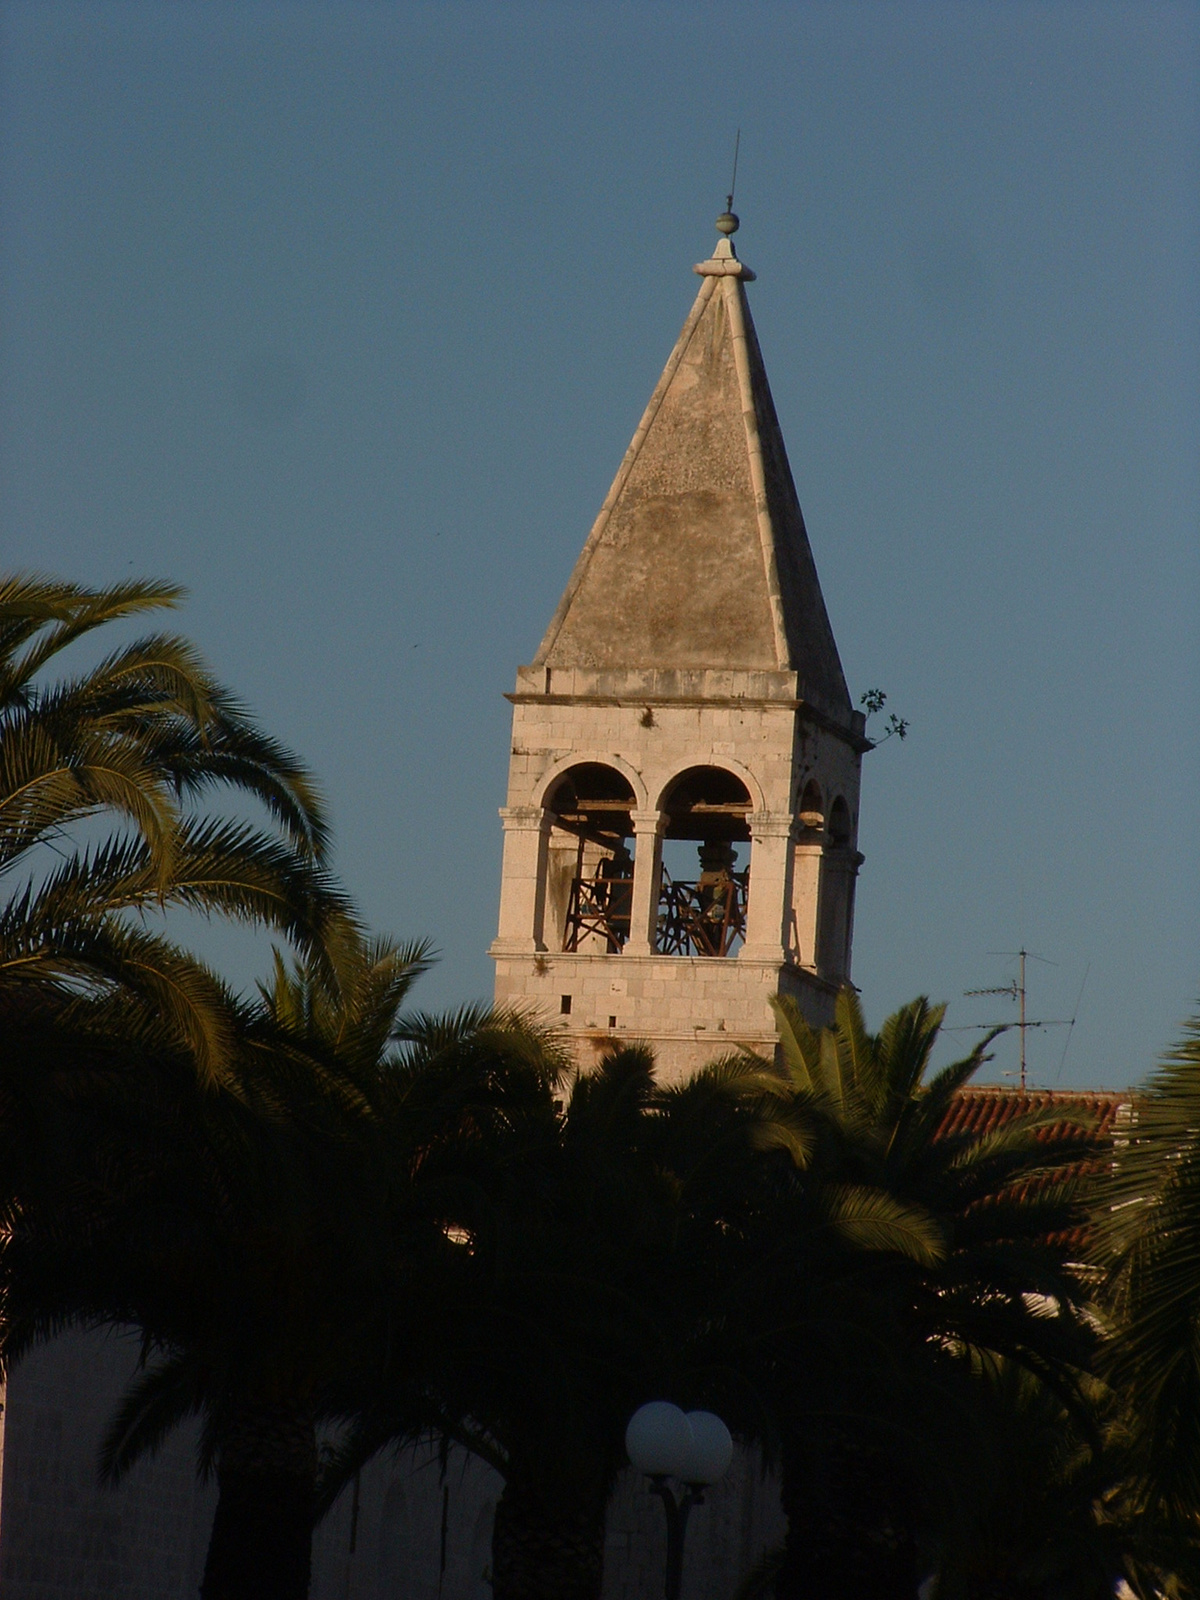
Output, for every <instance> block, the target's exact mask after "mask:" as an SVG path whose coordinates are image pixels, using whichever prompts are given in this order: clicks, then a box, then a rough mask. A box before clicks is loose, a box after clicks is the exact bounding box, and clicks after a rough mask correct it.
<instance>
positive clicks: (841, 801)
mask: <svg viewBox="0 0 1200 1600" xmlns="http://www.w3.org/2000/svg"><path fill="white" fill-rule="evenodd" d="M828 827H829V838H830V841H831V843H833V844H835V845H848V844H849V843H850V838H851V835H852V833H853V831H854V830H853V826H852V824H851V820H850V807H849V806H848V805H847V804H846V799H845V796H844V795H840V794H839V795H838V797H837V799H836V800H835V801H834V802H833V804H832V805H831V806H830V808H829V821H828Z"/></svg>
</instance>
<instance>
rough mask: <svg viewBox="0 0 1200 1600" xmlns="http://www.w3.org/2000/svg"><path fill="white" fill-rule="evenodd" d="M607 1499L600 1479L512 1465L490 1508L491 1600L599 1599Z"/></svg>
mask: <svg viewBox="0 0 1200 1600" xmlns="http://www.w3.org/2000/svg"><path fill="white" fill-rule="evenodd" d="M607 1503H608V1495H607V1492H606V1489H605V1486H604V1484H603V1483H602V1482H599V1481H596V1480H589V1482H588V1483H587V1484H586V1485H582V1486H581V1485H573V1484H569V1483H568V1484H564V1482H563V1480H562V1477H561V1476H560V1475H558V1474H556V1473H555V1472H554V1470H553V1468H550V1470H548V1471H546V1472H544V1473H538V1472H536V1471H532V1472H531V1471H529V1470H527V1469H526V1470H522V1469H521V1468H520V1467H519V1466H516V1465H515V1464H514V1466H513V1467H511V1468H510V1471H509V1474H508V1476H507V1478H506V1479H505V1483H504V1492H503V1494H502V1495H501V1496H500V1500H499V1503H498V1505H497V1506H496V1522H495V1527H494V1530H493V1533H492V1595H493V1600H600V1584H601V1579H602V1577H603V1573H604V1513H605V1509H606V1506H607Z"/></svg>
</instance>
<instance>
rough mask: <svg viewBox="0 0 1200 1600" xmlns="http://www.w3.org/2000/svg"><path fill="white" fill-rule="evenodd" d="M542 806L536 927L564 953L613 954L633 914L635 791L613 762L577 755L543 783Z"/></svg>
mask: <svg viewBox="0 0 1200 1600" xmlns="http://www.w3.org/2000/svg"><path fill="white" fill-rule="evenodd" d="M643 793H644V790H643ZM542 807H543V817H544V819H545V825H546V871H545V875H544V879H543V883H542V889H541V893H542V909H541V925H542V928H543V937H544V939H545V941H546V943H547V945H548V947H549V948H550V949H552V950H562V951H563V952H564V953H565V954H568V955H578V954H584V955H599V954H605V955H617V954H619V953H620V951H621V950H622V949H624V947H625V943H626V941H627V940H628V938H629V935H630V929H631V921H630V919H631V917H632V914H633V870H634V868H633V851H632V848H631V847H632V845H633V841H634V835H635V828H634V820H633V814H634V812H635V810H637V807H638V793H637V789H636V788H635V786H634V783H633V781H632V779H631V776H630V775H629V774H627V773H626V772H624V771H622V770H621V767H618V766H615V765H614V764H613V763H612V762H611V761H587V760H583V761H581V760H579V759H576V760H574V761H572V762H570V763H568V764H567V765H566V766H565V767H562V768H561V769H560V770H559V771H558V772H557V773H556V775H555V776H554V777H553V778H551V780H550V781H549V782H548V783H547V784H546V785H545V787H544V788H543V791H542Z"/></svg>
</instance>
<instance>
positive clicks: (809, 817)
mask: <svg viewBox="0 0 1200 1600" xmlns="http://www.w3.org/2000/svg"><path fill="white" fill-rule="evenodd" d="M796 815H797V816H798V817H799V818H800V821H801V822H802V823H803V824H804V826H805V827H806V828H823V827H824V826H825V801H824V799H823V798H822V795H821V785H820V784H819V783H818V782H817V780H816V779H815V778H810V779H809V780H808V782H807V783H806V784H805V785H804V788H803V789H802V790H801V791H800V799H799V800H798V801H797V803H796Z"/></svg>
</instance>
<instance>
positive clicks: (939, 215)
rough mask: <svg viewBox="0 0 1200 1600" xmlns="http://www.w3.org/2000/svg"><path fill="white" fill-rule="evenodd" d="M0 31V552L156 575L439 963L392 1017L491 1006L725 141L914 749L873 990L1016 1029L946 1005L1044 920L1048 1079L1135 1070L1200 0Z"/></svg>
mask: <svg viewBox="0 0 1200 1600" xmlns="http://www.w3.org/2000/svg"><path fill="white" fill-rule="evenodd" d="M0 30H2V41H0V42H2V44H3V57H4V63H5V64H4V69H3V71H4V82H3V85H2V88H3V111H2V113H0V115H2V118H3V121H2V124H0V136H2V143H0V186H2V187H0V201H2V217H3V221H2V222H0V311H2V313H3V330H2V332H0V360H2V367H3V376H2V379H0V385H2V387H0V436H2V442H0V484H2V490H3V494H2V507H3V509H2V511H0V539H2V541H3V552H4V561H5V564H6V565H14V566H22V567H28V566H36V567H39V568H42V569H45V570H49V571H53V572H56V573H60V574H63V575H66V576H70V577H74V578H78V579H83V580H91V581H97V582H99V581H106V580H111V579H114V578H119V577H123V576H128V575H129V574H131V573H138V574H150V575H155V576H162V577H167V578H172V579H177V580H179V581H182V582H183V583H185V584H186V585H187V587H188V589H189V591H190V600H189V603H188V606H187V609H186V610H185V611H184V612H183V614H182V616H181V618H180V622H181V625H182V626H183V627H184V628H185V629H186V630H187V631H188V632H189V633H190V634H191V635H192V636H193V637H194V638H195V639H196V640H197V641H198V642H199V643H200V645H201V646H202V647H203V649H204V650H205V652H206V653H207V654H208V656H209V657H210V659H211V660H212V662H213V663H214V665H215V666H216V667H217V669H218V670H219V672H220V673H221V675H222V676H223V677H224V678H225V679H226V680H227V681H229V682H231V683H232V684H233V685H235V686H236V688H237V689H238V690H239V692H240V693H241V694H242V696H243V697H244V698H245V699H246V700H247V701H248V702H249V703H250V704H251V705H252V706H253V707H254V709H255V710H256V712H257V713H258V714H259V715H260V717H261V718H262V719H263V721H264V722H266V723H267V724H268V725H269V726H270V727H271V729H272V730H273V731H274V732H276V733H277V734H279V735H280V736H282V737H284V738H286V739H287V740H288V741H289V742H290V743H292V744H293V745H294V746H295V747H296V748H297V749H299V750H300V751H301V752H302V753H303V754H304V756H305V757H306V758H307V759H308V760H309V762H310V763H311V764H312V765H313V767H314V768H315V769H316V771H317V773H318V775H319V777H320V779H321V781H322V783H323V785H324V789H325V791H326V793H327V795H328V798H329V801H330V805H331V808H332V812H333V817H334V822H335V827H336V831H337V837H338V841H339V846H338V858H337V860H338V866H339V868H340V870H341V872H342V873H343V875H344V877H345V879H346V881H347V883H348V885H349V887H350V888H351V890H352V892H353V893H354V894H355V895H356V896H357V897H358V900H359V902H360V903H361V905H362V907H363V909H364V911H365V913H366V915H367V916H368V918H369V919H370V920H371V922H372V923H373V925H375V926H376V927H379V928H383V929H388V930H390V931H393V932H395V933H397V934H400V935H403V936H406V937H408V936H415V935H428V936H429V937H430V938H431V939H432V940H433V941H434V943H435V944H436V945H437V946H438V947H439V949H440V950H441V952H442V959H441V962H440V964H439V966H438V968H437V969H436V971H435V973H434V974H433V975H431V977H430V978H428V979H427V980H426V981H425V983H424V985H423V992H422V999H423V1001H424V1003H425V1004H427V1005H431V1006H440V1005H450V1004H455V1003H457V1002H459V1001H461V1000H465V999H469V998H473V997H478V996H483V995H486V994H487V993H488V991H489V986H490V973H489V970H488V967H489V964H488V962H487V959H486V956H485V954H484V952H485V949H486V946H487V943H488V941H489V940H490V938H491V936H492V934H493V932H494V925H495V907H496V897H497V884H498V872H499V857H500V831H499V823H498V820H497V818H496V807H497V806H498V805H499V804H500V803H501V800H502V798H503V786H504V776H505V763H506V754H507V748H508V718H509V708H508V707H507V705H506V704H505V702H504V701H503V699H502V698H501V695H502V693H503V691H504V690H506V689H508V688H511V687H512V680H513V675H514V672H515V669H516V666H517V665H518V663H520V662H526V661H528V660H530V659H531V657H532V655H533V653H534V650H535V649H536V646H537V642H538V640H539V638H540V636H541V633H542V631H543V628H544V626H545V624H546V622H547V620H548V618H549V616H550V614H551V612H552V610H553V608H554V605H555V603H556V601H557V599H558V595H559V593H560V592H561V589H562V587H563V585H564V583H565V582H566V578H567V576H568V573H569V572H570V569H571V565H572V563H573V561H574V558H575V556H576V554H577V552H578V550H579V548H580V546H581V545H582V543H583V540H584V538H585V537H586V534H587V531H588V528H589V526H590V524H591V521H592V518H593V517H594V515H595V512H596V510H597V509H598V507H599V504H600V501H601V499H602V498H603V495H604V493H605V490H606V488H607V486H608V483H609V481H610V479H611V477H612V474H613V473H614V471H615V470H616V467H617V465H618V463H619V460H620V457H621V454H622V452H623V450H624V447H625V445H626V443H627V442H628V439H629V436H630V434H631V433H632V431H633V429H634V427H635V425H636V423H637V420H638V417H639V415H640V413H641V409H642V407H643V405H644V403H645V400H646V398H647V397H648V395H649V392H650V389H651V387H652V386H653V383H654V380H655V378H656V377H657V375H658V372H659V370H660V369H661V366H662V364H663V362H664V360H665V359H666V356H667V354H668V352H669V350H670V348H671V345H672V343H673V341H674V338H675V335H676V333H677V331H678V328H679V325H680V323H681V322H682V320H683V317H684V315H685V313H686V311H687V309H688V306H689V304H690V301H691V298H692V295H693V293H694V289H695V279H694V278H693V276H692V274H691V271H690V267H691V264H692V262H693V261H696V260H698V259H700V257H701V256H703V255H706V254H708V252H709V248H710V245H711V242H712V240H713V238H714V237H715V235H714V234H713V232H712V219H713V217H714V216H715V214H716V212H717V211H718V210H719V209H720V208H721V205H722V202H723V198H724V193H725V189H726V187H727V182H728V172H729V167H730V158H731V151H732V143H733V136H734V130H735V129H736V128H737V127H738V126H740V127H741V129H742V153H741V164H740V170H739V176H738V194H737V209H738V211H739V212H740V214H741V217H742V229H741V232H740V233H739V235H738V244H739V247H740V251H741V253H742V255H743V257H744V258H745V259H746V260H748V261H749V262H750V263H751V265H753V267H754V268H755V270H756V271H757V273H758V275H759V281H758V282H757V283H756V284H755V286H754V287H753V289H752V290H751V291H750V292H751V296H752V307H753V310H754V315H755V318H756V321H757V324H758V328H759V334H760V338H761V341H762V344H763V348H764V353H765V357H766V361H767V367H768V372H769V375H770V378H771V382H772V386H773V389H774V393H775V398H776V403H777V406H778V409H779V412H780V417H781V421H782V423H783V428H784V432H785V435H786V437H787V440H788V443H789V448H790V452H791V459H792V465H793V470H794V472H795V476H796V480H797V485H798V488H799V492H800V498H801V503H802V504H803V506H804V508H805V514H806V517H807V521H808V525H809V532H810V536H811V540H812V544H813V548H814V552H815V555H816V559H817V565H818V569H819V571H820V574H821V579H822V583H823V586H824V590H825V595H826V600H827V603H828V607H829V611H830V614H831V617H832V620H833V625H834V629H835V632H836V635H837V638H838V642H839V645H840V648H841V652H842V658H843V662H844V665H845V668H846V673H847V677H848V679H849V681H850V685H851V690H852V692H853V693H854V695H855V697H856V698H857V697H858V695H860V694H861V693H862V691H864V690H865V689H868V688H871V687H874V686H876V685H880V686H882V687H883V688H884V689H885V690H886V691H887V692H888V695H889V708H894V709H895V710H896V711H897V712H899V713H900V714H901V715H903V716H905V717H906V718H908V719H909V721H910V723H911V728H912V731H911V734H910V737H909V739H908V740H907V741H906V742H905V743H904V744H899V743H897V742H896V741H892V742H891V743H889V744H888V745H887V746H886V747H884V748H883V749H881V750H879V751H878V753H876V754H875V755H873V756H872V757H870V759H869V761H868V768H867V773H866V776H865V781H864V788H863V808H862V825H861V838H860V843H861V845H862V848H863V849H864V851H865V853H866V857H867V860H866V865H865V867H864V869H863V873H862V877H861V880H860V894H859V904H858V913H857V928H856V944H855V969H854V970H855V978H856V981H857V982H858V983H859V984H860V986H861V987H862V989H863V992H864V998H865V1001H866V1005H867V1009H868V1014H869V1016H870V1018H871V1019H872V1020H873V1021H875V1022H878V1021H879V1020H881V1018H882V1017H883V1015H884V1014H885V1013H886V1011H887V1010H888V1009H890V1008H892V1007H893V1006H895V1005H897V1004H899V1003H901V1002H902V1001H904V1000H906V999H908V998H910V997H911V996H912V995H913V994H916V993H920V992H924V993H929V994H931V995H933V996H934V997H937V998H941V999H947V1000H949V1001H951V1002H952V1004H951V1013H950V1017H949V1019H948V1021H949V1022H950V1024H952V1025H953V1026H956V1027H966V1026H968V1025H970V1024H973V1023H975V1022H981V1021H984V1020H987V1019H988V1018H989V1017H990V1016H992V1015H995V1016H996V1017H997V1018H998V1019H1002V1018H1004V1017H1006V1016H1007V1015H1009V1014H1011V1007H1009V1008H1007V1009H1006V1007H1007V1002H1005V1001H1003V1000H997V1001H993V1002H984V1001H978V1000H970V999H963V998H962V991H963V990H965V989H968V988H978V987H984V986H997V985H1001V984H1003V983H1004V982H1006V981H1007V980H1008V978H1009V977H1010V976H1011V973H1012V971H1013V962H1012V961H1011V959H1010V958H1009V957H1008V956H1007V955H1005V954H996V953H994V952H1009V951H1015V950H1016V949H1017V948H1018V947H1019V946H1021V945H1025V946H1026V947H1027V948H1029V949H1030V950H1032V951H1035V952H1037V953H1038V954H1039V955H1041V956H1043V957H1045V958H1046V961H1045V962H1037V963H1031V964H1030V988H1031V997H1030V1005H1031V1015H1033V1016H1049V1017H1063V1016H1070V1015H1071V1013H1072V1009H1073V1007H1074V1005H1075V1002H1076V997H1077V995H1078V993H1079V989H1080V985H1081V983H1082V982H1083V979H1084V976H1085V973H1086V975H1087V983H1086V987H1085V988H1084V992H1083V999H1082V1003H1081V1005H1080V1007H1079V1020H1078V1025H1077V1027H1076V1028H1075V1030H1074V1033H1073V1035H1072V1036H1071V1040H1070V1048H1069V1051H1068V1052H1067V1055H1066V1059H1065V1062H1063V1060H1062V1052H1063V1046H1064V1043H1065V1037H1066V1036H1065V1034H1064V1032H1063V1030H1062V1029H1054V1030H1048V1031H1047V1032H1045V1033H1040V1034H1034V1035H1033V1036H1032V1037H1031V1040H1030V1049H1029V1054H1030V1065H1031V1071H1032V1075H1033V1078H1034V1081H1035V1082H1042V1083H1050V1084H1053V1083H1056V1082H1057V1083H1059V1084H1061V1085H1063V1086H1069V1085H1073V1084H1074V1085H1080V1084H1121V1083H1127V1082H1131V1081H1133V1080H1135V1079H1137V1078H1138V1077H1140V1076H1141V1075H1142V1074H1143V1073H1144V1072H1145V1071H1146V1070H1147V1069H1148V1068H1149V1066H1150V1065H1151V1064H1152V1063H1153V1060H1154V1058H1155V1056H1156V1055H1157V1054H1158V1053H1159V1052H1160V1051H1161V1050H1162V1049H1163V1048H1164V1047H1165V1046H1166V1045H1167V1044H1168V1043H1169V1042H1170V1040H1171V1039H1172V1038H1173V1037H1174V1036H1175V1035H1176V1034H1177V1031H1178V1028H1179V1025H1180V1022H1181V1020H1182V1019H1183V1018H1184V1017H1185V1016H1186V1015H1187V1014H1188V1013H1189V1012H1190V1011H1192V1010H1194V1009H1195V1003H1196V997H1197V993H1198V992H1200V956H1198V952H1200V941H1198V939H1197V922H1198V920H1200V919H1198V916H1197V912H1198V910H1200V827H1198V815H1197V804H1196V795H1197V788H1198V784H1197V780H1198V778H1200V759H1198V757H1197V749H1198V739H1197V722H1198V705H1197V701H1198V695H1197V690H1198V688H1200V646H1198V639H1197V617H1198V615H1200V538H1198V532H1197V522H1198V520H1200V519H1198V512H1200V465H1198V463H1200V450H1198V448H1197V447H1198V444H1200V439H1198V437H1197V435H1198V432H1200V427H1198V415H1200V407H1198V401H1200V377H1198V374H1200V361H1198V359H1197V358H1198V356H1200V285H1198V283H1197V262H1198V261H1200V250H1198V246H1200V237H1198V236H1200V200H1198V196H1200V183H1198V181H1197V180H1198V178H1200V173H1198V172H1197V165H1198V162H1197V151H1198V150H1200V141H1198V138H1197V135H1198V133H1200V127H1198V122H1200V117H1198V115H1197V112H1198V104H1197V100H1198V91H1197V84H1198V83H1200V72H1198V70H1197V69H1198V68H1200V9H1198V8H1197V7H1195V6H1191V5H1189V6H1183V5H1157V4H1152V3H1141V4H1137V5H1128V6H1109V5H1105V4H1103V3H1099V0H1089V3H1088V4H1085V5H1078V6H1067V5H1060V6H1054V5H1019V4H1011V5H1005V4H988V3H982V0H981V3H974V4H967V3H958V4H954V5H925V4H916V3H913V4H902V5H886V4H871V5H838V4H822V5H804V4H800V3H795V0H793V3H789V4H786V5H750V4H732V3H730V4H726V5H723V6H719V7H716V6H712V7H710V6H707V5H699V4H697V5H665V4H653V3H643V4H639V5H616V4H613V5H601V4H595V5H589V6H576V5H526V4H521V3H512V0H509V3H505V4H503V5H493V4H483V3H476V4H451V3H445V4H437V5H427V6H426V5H402V4H398V5H360V4H355V3H353V0H339V3H337V4H331V5H309V4H291V5H282V6H258V5H254V4H246V3H240V4H237V5H235V6H222V5H220V4H216V3H212V0H205V3H204V4H195V5H179V6H176V5H170V4H165V3H158V4H153V5H149V6H126V5H121V4H118V3H104V4H74V5H61V4H57V3H55V0H37V3H36V4H32V5H18V4H11V3H9V4H3V5H0ZM210 948H212V950H213V952H214V954H215V955H216V956H217V957H218V958H220V959H221V960H223V961H224V962H226V963H227V965H228V966H229V968H230V970H231V971H234V972H236V973H239V974H244V973H245V972H246V971H248V970H250V968H251V967H252V966H253V965H254V964H255V963H259V964H261V953H260V947H256V946H252V945H251V944H250V943H249V941H247V940H244V939H243V940H237V939H232V938H225V937H224V936H222V937H221V938H220V939H218V940H217V941H216V943H215V944H214V943H211V942H210ZM1049 962H1053V963H1056V964H1055V965H1049V964H1048V963H1049ZM997 1007H998V1008H999V1009H993V1008H997ZM954 1037H955V1042H966V1041H967V1040H969V1039H970V1038H971V1037H972V1035H971V1034H970V1033H963V1034H959V1035H955V1036H954ZM1014 1061H1015V1045H1014V1044H1013V1043H1012V1042H1011V1040H1006V1041H1003V1042H1002V1043H1001V1046H1000V1055H999V1056H998V1059H997V1062H996V1064H995V1070H996V1071H998V1072H999V1071H1007V1070H1011V1068H1012V1066H1013V1064H1014Z"/></svg>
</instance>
